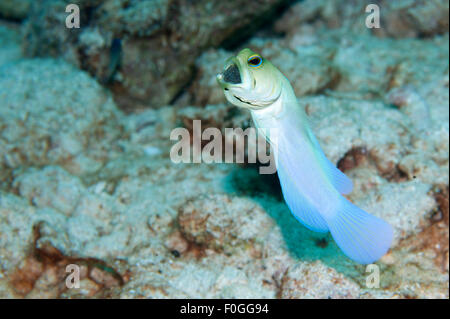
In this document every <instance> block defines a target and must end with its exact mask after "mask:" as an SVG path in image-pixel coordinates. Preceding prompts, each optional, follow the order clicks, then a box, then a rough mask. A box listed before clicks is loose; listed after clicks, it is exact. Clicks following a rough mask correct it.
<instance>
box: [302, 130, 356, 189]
mask: <svg viewBox="0 0 450 319" xmlns="http://www.w3.org/2000/svg"><path fill="white" fill-rule="evenodd" d="M308 137H309V139H310V140H311V143H312V145H313V146H314V149H315V155H316V156H317V159H318V160H319V161H320V163H321V164H322V167H323V169H324V171H325V173H326V175H327V177H328V179H329V180H330V182H331V184H333V186H334V187H335V188H336V189H337V190H338V192H339V193H341V194H349V193H351V192H352V189H353V183H352V181H351V179H350V178H348V177H347V176H346V175H345V174H344V173H342V172H341V171H340V170H339V169H338V168H337V167H336V166H335V165H334V164H333V163H332V162H331V161H330V160H329V159H328V158H327V157H326V156H325V154H324V152H323V150H322V148H321V147H320V144H319V142H318V141H317V139H316V137H315V136H314V134H312V132H311V131H310V130H308Z"/></svg>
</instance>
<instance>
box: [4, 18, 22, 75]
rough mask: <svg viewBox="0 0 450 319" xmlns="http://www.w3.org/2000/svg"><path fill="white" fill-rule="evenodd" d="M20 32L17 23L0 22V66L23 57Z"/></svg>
mask: <svg viewBox="0 0 450 319" xmlns="http://www.w3.org/2000/svg"><path fill="white" fill-rule="evenodd" d="M20 42H21V37H20V32H19V30H18V28H17V26H15V25H11V24H5V23H1V22H0V47H1V48H2V49H1V50H0V67H1V66H2V65H3V64H6V63H9V62H14V61H17V60H19V59H20V58H21V57H22V50H21V44H20Z"/></svg>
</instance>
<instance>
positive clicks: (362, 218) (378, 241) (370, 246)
mask: <svg viewBox="0 0 450 319" xmlns="http://www.w3.org/2000/svg"><path fill="white" fill-rule="evenodd" d="M340 206H341V207H339V208H338V212H337V214H336V215H335V216H334V217H332V218H329V219H327V223H328V227H329V230H330V232H331V235H333V238H334V240H335V241H336V243H337V245H338V246H339V247H340V248H341V249H342V251H343V252H344V253H345V254H346V255H347V256H348V257H349V258H350V259H353V260H354V261H356V262H358V263H361V264H370V263H373V262H375V261H377V260H378V259H380V258H381V257H382V256H383V255H384V254H386V252H387V251H388V249H389V247H390V245H391V242H392V238H393V230H392V227H391V226H390V225H389V224H388V223H386V222H385V221H384V220H382V219H380V218H378V217H375V216H372V215H370V214H368V213H366V212H365V211H363V210H362V209H360V208H359V207H357V206H355V205H353V204H352V203H351V202H349V201H348V200H347V199H345V198H344V197H343V198H342V205H340Z"/></svg>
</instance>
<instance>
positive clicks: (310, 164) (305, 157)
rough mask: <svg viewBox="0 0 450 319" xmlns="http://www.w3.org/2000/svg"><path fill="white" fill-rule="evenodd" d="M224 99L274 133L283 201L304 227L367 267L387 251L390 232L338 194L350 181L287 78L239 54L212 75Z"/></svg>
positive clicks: (259, 59) (261, 61)
mask: <svg viewBox="0 0 450 319" xmlns="http://www.w3.org/2000/svg"><path fill="white" fill-rule="evenodd" d="M217 81H218V82H219V84H220V86H221V87H222V89H223V91H224V94H225V97H226V98H227V100H228V101H229V102H230V103H232V104H234V105H236V106H238V107H242V108H247V109H249V110H250V113H251V116H252V118H253V122H254V123H255V126H256V127H257V128H258V129H276V132H277V134H276V139H273V138H270V137H268V142H269V143H270V144H271V146H272V148H273V149H274V150H275V151H274V154H275V162H276V165H277V172H278V178H279V180H280V184H281V188H282V191H283V196H284V199H285V201H286V203H287V205H288V207H289V209H290V210H291V212H292V214H293V215H294V216H295V217H296V219H297V220H299V221H300V222H301V223H302V224H303V225H305V226H306V227H307V228H309V229H311V230H313V231H317V232H328V231H330V232H331V235H332V236H333V238H334V240H335V241H336V243H337V245H338V246H339V247H340V248H341V249H342V251H343V252H344V253H345V254H346V255H347V256H348V257H349V258H351V259H353V260H355V261H356V262H358V263H361V264H369V263H372V262H374V261H376V260H378V259H379V258H380V257H382V256H383V255H384V254H385V253H386V252H387V251H388V249H389V247H390V245H391V242H392V238H393V230H392V227H391V226H390V225H389V224H388V223H386V222H385V221H384V220H382V219H380V218H378V217H375V216H373V215H370V214H368V213H367V212H365V211H364V210H362V209H360V208H359V207H357V206H356V205H354V204H352V203H351V202H350V201H349V200H347V199H346V198H345V197H344V196H342V194H348V193H350V192H351V191H352V188H353V184H352V181H351V180H350V179H349V178H348V177H347V176H346V175H345V174H344V173H342V172H341V171H340V170H339V169H337V168H336V166H335V165H334V164H333V163H331V162H330V161H329V160H328V159H327V158H326V156H325V154H324V153H323V151H322V149H321V147H320V145H319V143H318V141H317V140H316V138H315V136H314V135H313V133H312V131H311V129H310V127H309V124H308V119H307V117H306V114H305V112H304V110H303V109H302V108H301V107H300V105H299V104H298V102H297V98H296V96H295V94H294V91H293V89H292V87H291V85H290V83H289V81H288V79H287V78H286V77H285V76H284V75H283V74H282V73H281V72H280V71H279V70H278V69H277V68H276V67H275V66H273V65H272V64H271V63H270V62H269V61H267V60H266V59H264V58H263V57H262V56H260V55H259V54H256V53H255V52H253V51H251V50H250V49H244V50H242V51H241V52H239V54H238V55H237V56H236V57H232V58H230V59H228V60H227V61H226V63H225V67H224V71H223V72H222V73H220V74H218V75H217Z"/></svg>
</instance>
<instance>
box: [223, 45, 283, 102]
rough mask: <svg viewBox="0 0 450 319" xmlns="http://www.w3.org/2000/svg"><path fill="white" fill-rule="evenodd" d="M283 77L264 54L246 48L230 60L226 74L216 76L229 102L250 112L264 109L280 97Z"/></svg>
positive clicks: (225, 67) (226, 64) (224, 70)
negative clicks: (250, 110)
mask: <svg viewBox="0 0 450 319" xmlns="http://www.w3.org/2000/svg"><path fill="white" fill-rule="evenodd" d="M281 77H282V74H281V72H280V71H278V69H277V68H276V67H274V66H273V65H272V63H270V62H269V61H268V60H266V59H264V58H263V57H262V56H261V55H259V54H257V53H255V52H253V51H252V50H250V49H243V50H242V51H241V52H239V54H238V55H236V56H235V57H231V58H229V59H227V61H226V62H225V65H224V69H223V72H221V73H219V74H217V82H218V83H219V85H220V86H221V87H222V89H223V92H224V94H225V97H226V98H227V100H228V102H230V103H231V104H233V105H236V106H238V107H243V108H247V109H253V110H258V109H263V108H265V107H268V106H269V105H272V104H273V103H274V102H275V101H276V100H277V99H278V98H279V97H280V95H281V89H282V81H281Z"/></svg>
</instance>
